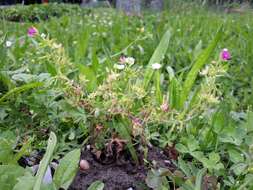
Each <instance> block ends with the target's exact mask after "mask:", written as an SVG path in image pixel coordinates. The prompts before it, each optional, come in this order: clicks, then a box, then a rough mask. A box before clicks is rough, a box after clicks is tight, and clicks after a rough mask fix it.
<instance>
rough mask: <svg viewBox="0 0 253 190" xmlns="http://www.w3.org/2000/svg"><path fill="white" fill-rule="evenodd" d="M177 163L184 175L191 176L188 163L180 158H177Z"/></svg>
mask: <svg viewBox="0 0 253 190" xmlns="http://www.w3.org/2000/svg"><path fill="white" fill-rule="evenodd" d="M178 165H179V168H180V169H181V170H182V171H183V172H184V173H185V175H186V176H187V177H191V176H192V173H191V169H190V167H189V166H188V164H187V163H186V162H185V161H184V160H182V159H181V158H179V160H178Z"/></svg>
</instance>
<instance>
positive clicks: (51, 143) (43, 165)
mask: <svg viewBox="0 0 253 190" xmlns="http://www.w3.org/2000/svg"><path fill="white" fill-rule="evenodd" d="M56 143H57V138H56V135H55V134H54V133H53V132H51V133H50V136H49V139H48V143H47V150H46V153H45V155H44V157H43V159H42V160H41V161H40V165H39V170H38V172H37V174H36V181H35V184H34V188H33V190H40V188H41V183H42V180H43V177H44V175H45V172H46V170H47V167H48V165H49V163H50V161H51V159H52V156H53V153H54V149H55V147H56Z"/></svg>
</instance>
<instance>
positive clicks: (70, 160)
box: [54, 149, 81, 189]
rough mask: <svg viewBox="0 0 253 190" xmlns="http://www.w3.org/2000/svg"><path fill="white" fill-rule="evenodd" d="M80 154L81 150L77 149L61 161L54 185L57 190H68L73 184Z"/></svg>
mask: <svg viewBox="0 0 253 190" xmlns="http://www.w3.org/2000/svg"><path fill="white" fill-rule="evenodd" d="M80 154H81V153H80V149H75V150H72V151H71V152H69V153H68V154H66V155H65V156H64V157H63V158H62V159H61V161H60V164H59V166H58V167H57V169H56V171H55V175H54V183H55V185H56V188H57V189H59V188H64V189H67V188H68V187H69V185H70V184H71V182H72V180H73V178H74V177H75V175H76V172H77V169H78V162H79V159H80Z"/></svg>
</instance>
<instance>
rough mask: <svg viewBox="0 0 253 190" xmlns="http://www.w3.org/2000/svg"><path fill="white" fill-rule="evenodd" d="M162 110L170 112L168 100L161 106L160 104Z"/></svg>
mask: <svg viewBox="0 0 253 190" xmlns="http://www.w3.org/2000/svg"><path fill="white" fill-rule="evenodd" d="M160 108H161V110H162V111H163V112H168V111H169V105H168V103H167V102H164V103H163V104H162V105H161V106H160Z"/></svg>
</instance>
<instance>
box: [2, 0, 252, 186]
mask: <svg viewBox="0 0 253 190" xmlns="http://www.w3.org/2000/svg"><path fill="white" fill-rule="evenodd" d="M27 9H29V7H28V8H26V9H25V10H24V9H23V8H22V7H14V8H11V10H8V9H6V10H5V11H4V12H1V14H0V16H1V20H0V57H1V59H0V132H1V134H0V145H1V146H0V147H4V148H2V149H1V148H0V170H1V169H2V170H6V168H9V169H10V172H9V173H6V175H7V176H8V177H9V178H8V179H10V180H11V181H12V183H10V186H11V187H14V186H15V184H16V185H17V186H16V188H17V187H18V186H19V185H22V183H21V184H20V183H19V184H18V183H17V178H19V177H20V178H29V180H30V181H31V183H34V181H36V182H37V186H36V187H40V185H41V179H42V178H41V176H40V178H39V179H38V178H37V179H35V178H33V176H31V174H30V173H29V175H28V174H27V173H26V174H25V172H24V171H23V170H22V169H20V172H19V173H18V174H16V175H14V174H13V173H12V172H13V168H12V165H13V164H16V165H18V164H17V163H16V159H15V158H17V155H18V157H20V156H21V153H22V155H29V153H30V152H31V150H35V149H45V148H46V140H47V139H48V137H49V131H54V132H55V133H56V135H57V139H58V142H57V145H54V146H56V148H55V150H56V151H55V153H54V156H53V157H54V158H56V159H60V158H61V157H62V156H63V155H64V154H65V152H66V151H68V152H70V150H72V149H73V148H79V147H81V146H82V145H83V144H85V143H86V142H90V143H94V146H96V148H97V149H102V148H104V146H105V142H109V141H110V140H111V139H112V138H113V134H114V133H115V131H116V132H117V133H118V135H119V137H121V138H125V140H127V143H126V144H127V146H126V147H127V148H128V150H129V151H130V152H131V154H132V157H133V158H134V160H135V161H136V162H138V160H137V156H136V151H135V146H136V145H140V144H142V145H143V146H144V147H145V146H146V144H145V143H144V142H143V139H145V141H146V142H151V143H152V144H154V145H156V146H159V147H161V148H164V147H167V146H172V145H175V147H176V149H177V151H178V152H179V155H180V156H179V159H178V160H177V161H175V164H176V165H177V167H178V169H179V170H180V172H181V173H182V175H183V176H184V178H180V176H177V174H176V173H174V174H171V173H170V172H165V173H166V175H167V174H168V173H170V174H169V175H168V177H169V178H170V180H172V181H174V182H175V183H176V184H175V185H176V186H177V187H181V189H201V184H202V183H204V182H203V178H204V177H205V178H207V176H213V177H214V178H217V179H218V182H217V183H216V184H214V185H215V186H216V185H217V186H218V185H220V186H221V189H249V188H252V185H251V184H250V183H249V180H250V179H252V174H251V172H252V150H251V149H252V148H251V146H252V143H253V136H252V131H253V130H252V127H253V126H252V125H253V123H252V118H253V115H252V112H251V111H252V105H253V94H252V92H251V91H252V88H253V79H252V75H253V63H252V60H253V38H252V32H253V20H252V13H251V12H245V14H242V15H238V14H226V13H224V12H219V11H214V10H208V9H206V8H203V7H199V6H196V5H191V6H189V4H187V3H185V4H182V6H177V7H173V8H171V9H170V10H168V11H166V12H162V13H160V14H151V13H150V12H145V13H144V14H143V17H142V18H139V17H135V16H131V17H127V16H125V15H123V14H120V13H118V12H116V11H115V10H112V9H105V8H98V9H91V10H88V9H85V10H81V9H79V8H77V7H70V8H69V7H68V6H67V5H66V6H63V5H62V7H58V9H57V8H55V9H57V11H58V12H59V16H58V17H55V16H52V17H50V19H48V20H44V19H42V20H41V21H40V22H33V23H31V22H30V21H31V19H30V15H26V14H25V13H24V12H26V11H27ZM31 9H32V10H33V11H34V10H40V11H41V12H39V13H38V15H45V14H46V13H47V11H48V12H49V13H52V12H54V10H53V9H52V10H51V9H50V10H47V8H45V7H44V8H43V9H40V8H38V7H36V6H35V7H32V8H31ZM65 9H66V10H70V11H68V14H67V15H65V14H64V13H62V10H65ZM73 10H78V11H76V12H75V11H73ZM13 11H14V12H15V14H18V15H21V17H22V16H24V18H23V17H22V19H21V20H22V21H24V22H22V23H20V22H10V21H8V20H6V19H8V18H10V17H11V16H12V15H13ZM63 12H64V11H63ZM52 15H53V14H52ZM38 17H39V16H38ZM26 18H28V19H26ZM9 20H10V19H9ZM32 21H33V20H32ZM31 26H35V27H36V28H37V29H38V31H39V34H42V33H44V34H45V35H46V36H47V37H46V38H42V37H40V36H36V37H34V38H29V37H28V36H27V29H28V28H29V27H31ZM221 26H222V28H221ZM6 41H11V42H12V45H11V47H6ZM223 48H227V49H229V51H230V52H231V55H232V59H231V60H230V61H228V62H221V61H220V60H219V54H220V51H221V50H222V49H223ZM121 55H125V56H128V57H134V59H135V64H134V65H133V66H129V65H125V69H124V70H123V71H119V70H117V69H115V65H116V64H118V62H119V61H118V60H119V58H120V56H121ZM212 61H215V62H216V63H212ZM153 63H160V64H161V65H162V68H161V69H160V70H158V71H154V70H152V69H151V67H152V64H153ZM205 65H209V70H210V72H213V75H212V74H209V75H207V76H200V75H199V71H201V70H203V68H204V66H205ZM223 71H224V72H223ZM216 97H217V99H218V101H217V102H216V101H215V100H217V99H215V98H216ZM162 104H163V105H167V104H168V110H169V111H167V110H165V111H163V110H162V109H161V108H160V107H161V105H162ZM183 108H184V109H183ZM138 119H139V120H141V121H142V122H141V123H140V122H139V120H138ZM98 124H101V125H102V126H103V128H102V132H101V133H100V134H99V135H98V134H96V133H97V130H96V127H94V126H97V125H98ZM93 141H94V142H93ZM48 142H50V140H49V141H48ZM20 147H22V148H20ZM48 147H50V144H49V145H48ZM53 149H54V148H53ZM52 151H53V150H51V152H50V153H48V154H50V156H49V157H48V159H47V162H49V161H48V160H49V158H50V159H51V157H52V154H53V153H52ZM48 154H46V155H48ZM15 155H16V156H15ZM76 155H78V154H77V153H76ZM66 157H67V156H66ZM68 157H69V156H68ZM68 157H67V158H68ZM8 158H13V159H8ZM67 158H65V159H67ZM13 160H15V163H13V162H14V161H13ZM63 160H64V158H63ZM65 161H66V160H65ZM65 161H64V162H65ZM1 164H2V165H1ZM74 164H75V163H73V165H74ZM45 165H47V164H45ZM45 165H44V166H43V167H44V168H45V167H46V166H45ZM64 167H66V166H64ZM69 172H73V171H72V170H71V171H69ZM153 172H154V171H153ZM43 173H44V171H43V172H41V174H40V175H43ZM58 175H59V176H61V175H62V174H61V173H59V174H58ZM159 175H160V174H159ZM159 175H156V177H163V176H159ZM164 175H165V174H164ZM70 176H73V174H72V173H71V175H70ZM0 177H1V174H0ZM2 179H4V178H0V184H1V183H4V182H3V181H2ZM163 179H164V178H163ZM190 179H196V180H190ZM64 180H65V181H64V183H65V182H66V181H67V182H68V183H67V184H69V179H64ZM218 183H219V184H218ZM166 184H167V183H166ZM166 184H163V185H165V188H168V187H166ZM57 185H58V186H61V185H63V184H57ZM64 185H66V184H64ZM32 186H33V185H31V187H32ZM11 187H9V189H12V188H11Z"/></svg>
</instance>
